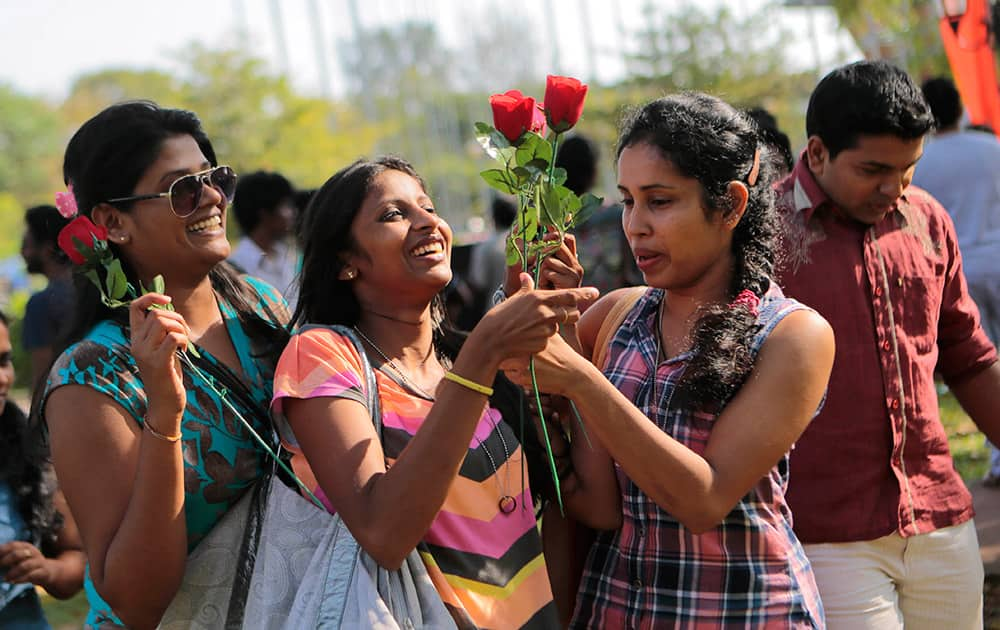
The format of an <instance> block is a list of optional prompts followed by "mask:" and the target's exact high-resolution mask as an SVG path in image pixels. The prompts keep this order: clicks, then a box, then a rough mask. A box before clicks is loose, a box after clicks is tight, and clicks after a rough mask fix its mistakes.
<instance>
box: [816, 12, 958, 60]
mask: <svg viewBox="0 0 1000 630" xmlns="http://www.w3.org/2000/svg"><path fill="white" fill-rule="evenodd" d="M936 4H937V2H936V0H881V2H862V0H832V5H833V8H834V10H835V11H836V12H837V18H838V20H839V21H840V23H841V25H842V26H843V27H844V28H846V29H847V30H848V31H849V32H850V33H851V35H852V36H853V37H854V40H855V42H857V44H858V47H859V48H861V50H862V51H864V53H865V55H866V56H867V57H879V58H885V59H889V60H891V61H893V62H895V63H897V64H899V65H900V66H901V67H903V68H905V69H906V71H907V72H909V73H910V74H911V75H912V76H913V77H915V78H916V79H917V80H921V79H924V78H927V77H930V76H935V75H941V74H948V73H949V69H948V59H947V57H946V56H945V53H944V45H943V44H942V43H941V34H940V31H939V27H938V14H937V8H936V7H935V5H936Z"/></svg>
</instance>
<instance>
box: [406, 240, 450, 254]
mask: <svg viewBox="0 0 1000 630" xmlns="http://www.w3.org/2000/svg"><path fill="white" fill-rule="evenodd" d="M443 251H444V246H443V245H441V243H430V244H429V245H424V246H422V247H417V248H416V249H414V250H412V251H411V252H410V255H411V256H423V255H424V254H437V253H440V252H443Z"/></svg>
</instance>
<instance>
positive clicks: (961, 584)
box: [778, 61, 1000, 630]
mask: <svg viewBox="0 0 1000 630" xmlns="http://www.w3.org/2000/svg"><path fill="white" fill-rule="evenodd" d="M932 125H933V116H932V115H931V112H930V108H929V107H928V106H927V104H926V102H925V101H924V98H923V95H922V94H921V92H920V89H919V88H918V87H917V86H916V85H915V84H914V83H913V81H912V80H911V79H910V78H909V77H908V76H907V75H906V74H905V73H904V72H903V71H901V70H899V69H897V68H894V67H893V66H891V65H889V64H886V63H884V62H867V61H865V62H859V63H855V64H851V65H848V66H844V67H841V68H838V69H837V70H834V71H833V72H831V73H830V74H829V75H827V76H826V77H825V78H824V79H823V80H822V81H820V83H819V85H817V87H816V89H815V91H814V92H813V94H812V97H811V98H810V100H809V108H808V111H807V114H806V127H807V133H808V136H809V140H808V145H807V147H806V150H805V152H804V153H803V155H802V158H801V159H800V161H799V163H798V164H797V165H796V167H795V169H794V170H793V172H792V173H791V174H790V175H789V176H788V177H787V178H786V179H784V180H783V181H782V182H780V183H779V184H778V195H779V203H778V206H779V212H780V214H781V217H782V221H783V227H784V229H783V233H782V236H783V240H784V248H783V249H784V262H783V265H782V268H781V270H780V272H779V281H780V282H781V284H782V286H783V287H784V288H785V292H786V294H788V295H789V296H791V297H794V298H796V299H798V300H800V301H802V302H804V303H806V304H808V305H809V306H812V307H813V308H815V309H816V310H817V311H819V312H820V313H821V314H822V315H823V316H824V317H825V318H826V319H827V320H828V321H829V322H830V324H831V325H832V326H833V328H834V332H835V334H836V341H837V352H836V358H835V361H834V366H833V373H832V374H831V376H830V387H829V391H828V395H827V399H826V404H825V406H824V408H823V410H822V412H821V413H820V414H819V415H818V416H817V417H816V418H815V419H814V420H813V421H812V423H811V424H810V425H809V427H808V428H807V429H806V431H805V433H804V434H803V436H802V438H801V439H800V440H799V442H798V444H797V445H796V448H795V450H794V451H792V456H791V473H790V475H791V476H790V482H789V492H788V495H787V496H788V502H789V504H790V505H791V507H792V512H793V515H794V519H795V520H794V522H795V532H796V534H798V536H799V538H800V539H801V540H802V542H803V543H805V547H806V554H807V555H808V556H809V558H810V560H811V561H812V563H813V569H814V571H815V573H816V580H817V583H818V584H819V588H820V594H821V597H822V599H823V604H824V608H825V610H826V615H827V622H828V624H829V626H830V627H831V628H897V627H902V625H903V624H904V623H905V624H906V627H907V629H908V630H909V628H944V627H953V628H969V627H981V624H982V584H983V567H982V563H981V561H980V558H979V550H978V542H977V540H976V532H975V527H974V526H973V523H972V516H973V510H972V499H971V496H970V495H969V492H968V490H966V488H965V485H964V484H963V482H962V480H961V478H960V477H959V476H958V474H957V473H956V472H955V469H954V466H953V463H952V459H951V454H950V452H949V450H948V441H947V439H946V436H945V431H944V428H943V427H942V425H941V421H940V418H939V415H938V405H937V393H936V389H935V385H934V373H935V371H937V372H938V373H939V374H940V375H941V377H943V378H944V380H945V382H946V383H947V384H948V385H949V387H951V389H952V391H953V392H954V394H955V396H956V398H957V399H958V401H959V402H960V403H961V404H962V407H963V408H964V409H965V410H966V411H967V412H968V413H969V415H970V416H971V417H972V419H973V420H974V421H975V422H976V424H977V425H978V426H979V427H980V428H981V429H982V430H983V432H984V433H986V434H987V436H988V437H989V438H990V439H991V440H998V439H1000V413H998V410H1000V365H998V364H997V353H996V350H995V349H994V347H993V345H992V344H991V343H990V342H989V340H988V339H987V338H986V336H985V334H984V333H983V331H982V329H981V328H980V326H979V313H978V311H977V310H976V306H975V304H974V303H973V302H972V300H971V299H970V298H969V294H968V291H967V288H966V282H965V277H964V275H963V273H962V257H961V254H960V253H959V249H958V244H957V239H956V236H955V229H954V226H953V225H952V222H951V220H950V219H949V218H948V215H947V213H946V212H945V211H944V209H943V208H942V207H941V205H940V204H939V203H938V202H937V201H935V200H934V199H933V198H932V197H931V196H930V195H929V194H927V193H926V192H924V191H922V190H920V189H918V188H915V187H913V186H910V185H909V184H910V179H911V177H912V175H913V169H914V166H915V165H916V163H917V160H919V159H920V156H921V153H922V152H923V142H924V135H925V134H926V133H927V132H928V131H929V130H930V129H931V127H932Z"/></svg>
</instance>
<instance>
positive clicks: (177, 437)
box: [142, 419, 182, 443]
mask: <svg viewBox="0 0 1000 630" xmlns="http://www.w3.org/2000/svg"><path fill="white" fill-rule="evenodd" d="M142 426H143V428H145V429H146V430H147V431H149V434H150V435H152V436H153V437H155V438H156V439H158V440H163V441H164V442H171V443H173V442H177V441H178V440H180V439H181V437H182V435H181V434H180V433H178V434H177V435H164V434H163V433H160V432H159V431H157V430H156V429H154V428H153V425H151V424H149V420H148V419H147V420H145V421H143V423H142Z"/></svg>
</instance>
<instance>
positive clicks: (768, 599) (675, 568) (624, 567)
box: [572, 284, 824, 629]
mask: <svg viewBox="0 0 1000 630" xmlns="http://www.w3.org/2000/svg"><path fill="white" fill-rule="evenodd" d="M663 293H664V292H663V290H661V289H649V290H648V291H647V292H646V293H645V295H643V296H642V297H641V298H640V299H639V301H638V302H637V303H636V304H635V306H634V307H633V308H632V310H631V311H630V312H629V314H628V315H627V316H626V317H625V320H624V321H623V322H622V325H621V327H620V328H619V329H618V331H617V333H616V334H615V335H614V337H613V338H612V339H611V342H610V348H609V350H608V355H607V359H606V364H605V365H603V366H598V367H600V368H601V369H602V371H603V372H604V374H605V375H606V376H607V377H608V379H609V380H610V381H611V382H612V383H613V384H614V385H615V386H616V387H617V388H618V389H619V390H620V391H621V392H622V393H623V394H625V395H626V396H627V397H628V398H629V399H630V400H632V401H633V403H635V404H636V406H638V407H639V409H641V410H643V411H644V412H645V414H646V415H647V417H649V418H650V419H651V420H652V421H653V422H655V423H656V425H657V426H658V427H659V428H660V429H661V430H662V431H664V432H666V433H667V434H668V435H670V436H671V437H673V438H674V439H676V440H678V441H679V442H681V443H682V444H684V445H686V446H687V447H688V448H690V449H691V450H693V451H694V452H696V453H699V454H703V453H704V450H705V447H706V445H707V443H708V438H709V435H710V434H711V431H712V428H713V425H714V423H715V420H716V418H717V417H718V411H715V412H713V413H707V412H703V411H699V410H696V409H689V408H684V407H683V406H682V404H681V403H680V402H679V401H671V394H672V392H673V390H674V388H675V387H676V385H677V382H678V380H679V378H680V376H681V374H682V372H683V368H684V366H685V364H686V363H687V360H688V359H689V358H690V353H684V354H681V355H679V356H677V357H674V358H671V359H668V360H666V361H663V362H661V363H660V364H659V365H658V366H657V368H656V370H655V378H656V379H657V386H656V388H655V392H656V396H657V400H655V401H654V400H651V398H652V396H653V392H654V388H653V386H652V384H653V378H652V377H653V375H654V370H653V365H654V363H655V359H656V351H657V348H656V334H655V326H656V323H657V322H656V317H657V311H658V308H659V305H660V302H661V300H662V299H663ZM804 308H806V307H805V306H803V305H802V304H800V303H798V302H796V301H794V300H792V299H788V298H785V297H784V295H783V294H782V292H781V290H780V289H779V288H778V287H777V285H775V284H772V285H771V288H770V290H769V291H768V292H767V294H766V295H765V296H764V298H763V299H762V300H761V303H760V307H759V310H760V315H759V316H758V324H759V329H758V331H757V333H756V335H755V337H754V339H753V343H752V353H753V355H754V356H756V354H757V352H759V350H760V348H761V346H762V345H763V343H764V340H765V339H767V336H768V334H770V332H771V331H772V330H773V329H774V327H775V326H776V325H777V324H778V322H780V321H781V320H782V319H783V318H784V317H785V316H786V315H788V314H789V313H791V312H793V311H796V310H799V309H804ZM618 476H619V485H620V487H621V489H622V511H623V517H624V520H623V522H622V526H621V528H620V529H618V530H615V531H606V532H601V533H599V535H598V538H597V541H596V542H595V543H594V545H593V547H592V548H591V550H590V553H589V555H588V557H587V564H586V568H585V570H584V575H583V580H582V582H581V586H580V592H579V595H578V597H577V605H576V611H575V613H574V619H573V623H572V627H574V628H637V629H638V628H642V629H646V628H667V627H673V628H698V629H701V628H764V627H768V628H770V627H783V628H822V627H823V626H824V621H823V608H822V604H821V603H820V599H819V592H818V590H817V588H816V582H815V580H814V578H813V574H812V569H811V568H810V565H809V561H808V560H807V559H806V556H805V553H804V552H803V550H802V546H801V545H800V544H799V541H798V540H797V539H796V537H795V534H794V533H793V532H792V515H791V512H790V511H789V509H788V506H787V505H786V503H785V498H784V496H785V490H786V488H787V486H788V454H787V453H786V454H785V455H784V456H783V457H782V458H781V460H780V461H779V462H778V463H777V464H776V465H775V466H774V467H773V468H772V469H771V470H770V471H769V472H768V473H767V475H765V476H764V477H763V478H761V480H760V481H759V482H758V483H757V484H756V485H755V486H754V487H753V488H751V489H750V491H749V492H748V493H747V494H746V496H744V497H743V498H742V499H740V501H739V502H738V503H737V504H736V506H735V507H733V509H732V511H731V512H730V513H729V514H728V515H727V516H726V518H725V519H724V520H723V521H722V523H720V524H719V525H718V526H716V527H715V528H714V529H712V530H710V531H708V532H705V533H703V534H700V535H699V534H695V533H693V532H691V531H690V530H688V529H687V528H686V527H684V525H682V524H681V523H680V522H679V521H678V520H677V519H675V518H674V517H673V516H671V515H670V514H668V513H667V512H666V511H664V510H663V509H662V508H660V507H659V506H658V505H656V504H655V503H654V502H653V500H652V499H650V498H649V497H648V496H646V494H645V493H644V492H643V491H642V490H641V489H640V488H639V487H638V486H637V485H636V484H635V483H633V482H632V481H631V480H630V479H629V478H628V477H627V476H626V475H625V474H624V472H623V471H622V470H621V469H620V468H618Z"/></svg>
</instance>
